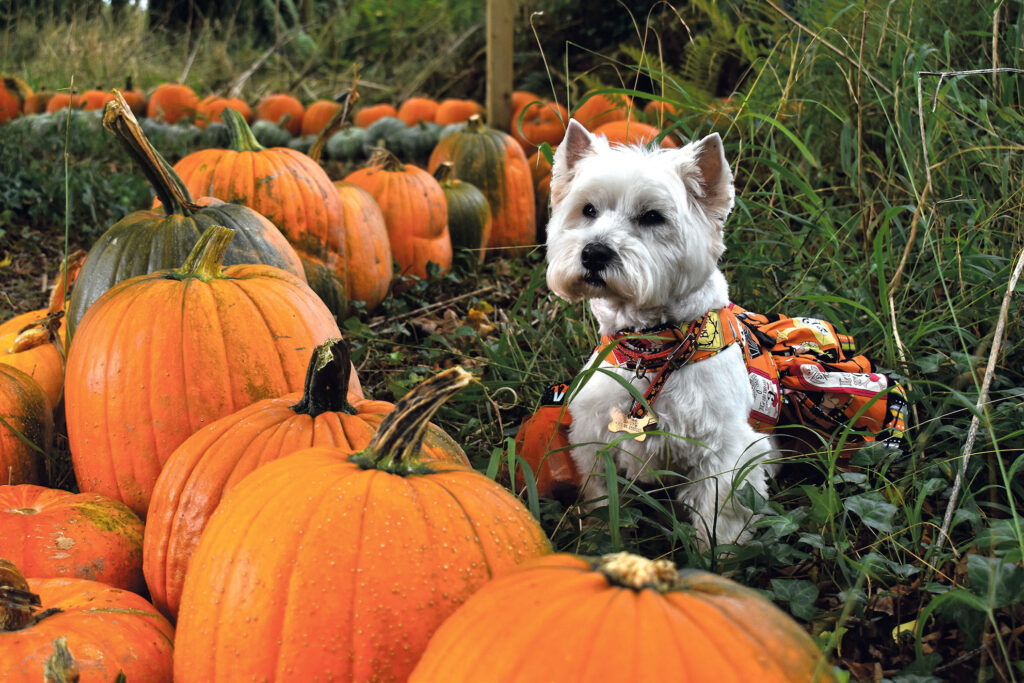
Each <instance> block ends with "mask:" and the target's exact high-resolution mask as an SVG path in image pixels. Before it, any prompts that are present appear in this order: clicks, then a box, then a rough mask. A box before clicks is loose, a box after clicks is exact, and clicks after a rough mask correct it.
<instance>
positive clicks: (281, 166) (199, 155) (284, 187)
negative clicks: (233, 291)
mask: <svg viewBox="0 0 1024 683" xmlns="http://www.w3.org/2000/svg"><path fill="white" fill-rule="evenodd" d="M222 117H223V119H224V123H225V124H227V126H228V130H229V132H230V133H231V146H230V149H204V150H199V151H196V152H192V153H191V154H189V155H187V156H185V157H184V158H183V159H181V160H180V161H179V162H178V163H176V164H175V165H174V171H175V173H177V174H178V176H179V177H180V178H181V181H182V182H183V183H184V184H185V187H187V188H188V191H189V192H191V193H193V194H202V195H210V196H212V197H216V198H218V199H222V200H224V201H226V202H233V203H238V204H243V205H245V206H247V207H249V208H251V209H253V210H254V211H256V212H258V213H260V214H262V215H264V216H266V217H267V218H268V219H270V221H271V222H272V223H273V224H274V225H276V226H277V227H278V228H279V229H280V230H281V232H283V233H284V235H285V237H287V238H288V241H289V242H290V243H291V244H292V245H293V246H294V247H295V250H296V251H297V252H298V254H299V256H300V258H302V259H303V265H304V267H305V268H306V270H307V277H309V270H310V268H311V263H312V264H313V265H314V266H315V269H317V270H320V269H324V268H326V269H327V271H328V274H329V275H330V276H331V277H328V278H326V279H321V278H316V277H315V275H316V273H313V275H314V277H309V279H310V283H311V285H316V286H315V287H314V289H315V290H316V292H317V294H319V295H320V296H321V297H322V298H323V299H324V300H325V301H329V302H333V305H332V306H331V310H332V311H333V312H334V313H335V314H336V315H338V316H343V315H344V314H345V310H346V308H347V306H348V292H347V279H348V276H347V272H346V268H347V257H346V253H345V240H346V225H345V211H344V206H343V205H342V201H341V198H340V197H339V196H338V192H337V190H336V189H335V187H334V184H333V183H332V182H331V179H330V178H329V177H328V176H327V173H326V172H325V171H324V170H323V169H322V168H321V167H320V166H319V165H318V164H317V163H316V162H315V161H313V160H312V159H310V158H309V157H308V156H306V155H305V154H303V153H302V152H299V151H298V150H294V149H290V148H288V147H271V148H269V149H268V148H266V147H263V146H262V145H261V144H260V143H259V142H257V141H256V138H255V137H254V136H253V134H252V130H251V129H250V128H249V126H248V124H246V122H245V120H244V119H243V118H242V116H241V115H239V113H238V112H236V111H234V110H233V109H231V108H228V109H225V110H224V111H223V112H222ZM354 229H356V228H354ZM317 283H319V284H317ZM326 285H332V286H333V291H331V292H325V291H324V290H323V287H324V286H326Z"/></svg>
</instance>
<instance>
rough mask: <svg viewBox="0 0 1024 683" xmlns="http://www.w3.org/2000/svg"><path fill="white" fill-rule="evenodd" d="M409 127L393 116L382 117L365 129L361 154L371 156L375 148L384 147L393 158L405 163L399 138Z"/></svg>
mask: <svg viewBox="0 0 1024 683" xmlns="http://www.w3.org/2000/svg"><path fill="white" fill-rule="evenodd" d="M408 128H409V126H407V125H405V122H404V121H402V120H400V119H397V118H395V117H394V116H382V117H381V118H379V119H377V120H376V121H374V122H373V123H371V124H370V125H369V126H367V127H366V140H365V141H364V142H363V153H364V154H366V156H371V155H372V154H373V150H374V148H375V147H384V148H386V149H387V150H388V151H389V152H391V153H392V154H394V155H395V156H397V157H399V158H400V159H402V161H405V157H404V156H403V155H402V150H401V148H402V142H401V139H402V138H401V136H402V135H404V134H405V131H406V130H407V129H408Z"/></svg>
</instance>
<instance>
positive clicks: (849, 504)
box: [843, 493, 898, 533]
mask: <svg viewBox="0 0 1024 683" xmlns="http://www.w3.org/2000/svg"><path fill="white" fill-rule="evenodd" d="M843 507H844V508H846V510H847V511H849V512H852V513H853V514H855V515H857V516H858V517H860V520H861V521H862V522H863V523H864V525H865V526H869V527H871V528H872V529H876V530H878V531H882V532H884V533H889V532H891V531H892V530H893V525H892V521H893V517H895V516H896V512H897V511H898V509H897V507H896V506H895V505H893V504H892V503H887V502H886V501H885V500H884V499H883V498H882V496H881V494H878V493H862V494H859V495H856V496H850V497H849V498H847V499H846V500H844V501H843Z"/></svg>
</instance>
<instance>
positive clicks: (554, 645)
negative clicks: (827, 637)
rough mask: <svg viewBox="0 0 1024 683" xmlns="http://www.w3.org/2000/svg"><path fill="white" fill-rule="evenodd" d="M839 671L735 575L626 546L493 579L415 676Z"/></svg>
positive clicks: (778, 676) (562, 677)
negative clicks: (683, 565) (684, 567)
mask: <svg viewBox="0 0 1024 683" xmlns="http://www.w3.org/2000/svg"><path fill="white" fill-rule="evenodd" d="M483 680H486V681H492V682H493V683H504V682H505V681H540V680H545V681H591V680H594V681H597V680H600V681H758V683H790V682H792V681H836V680H838V679H837V678H836V677H835V675H834V674H833V672H832V669H831V667H830V666H829V664H828V662H827V661H826V660H825V658H824V657H823V656H822V654H821V651H820V650H819V649H818V646H817V645H815V644H814V641H813V640H812V639H811V637H810V636H809V635H808V634H807V633H806V632H805V631H804V630H803V629H802V628H801V627H800V625H799V624H797V623H796V622H795V621H793V619H791V618H790V617H789V616H787V615H786V614H785V613H784V612H782V610H780V609H779V608H777V607H775V606H774V605H773V604H771V603H770V602H768V601H767V600H765V599H764V598H763V597H761V596H760V595H759V594H757V593H755V592H754V591H752V590H750V589H749V588H746V587H744V586H742V585H740V584H738V583H736V582H734V581H730V580H728V579H725V578H722V577H720V576H718V575H716V574H711V573H709V572H703V571H696V570H690V571H681V572H680V571H677V570H676V568H675V567H674V566H673V565H672V563H671V562H670V561H668V560H658V561H651V560H647V559H645V558H642V557H639V556H637V555H631V554H629V553H616V554H613V555H605V556H603V557H601V558H597V559H586V558H582V557H575V556H573V555H564V554H559V555H549V556H547V557H542V558H540V559H537V560H534V561H532V562H530V563H527V564H524V565H523V566H522V567H520V568H519V569H517V570H515V571H513V572H510V573H509V574H507V575H505V576H503V577H499V578H497V579H495V580H494V581H492V582H490V583H489V584H487V585H486V586H484V587H483V588H481V589H480V590H479V591H477V592H476V593H475V594H474V595H472V596H471V597H470V598H469V600H467V601H466V604H465V605H463V606H462V607H460V608H459V609H458V610H457V611H456V612H455V614H453V615H452V616H451V617H449V618H448V620H447V621H445V623H444V624H442V626H441V628H440V629H438V631H437V633H436V634H435V635H434V637H433V638H432V639H431V640H430V644H429V645H428V646H427V649H426V651H425V652H424V653H423V657H422V658H421V659H420V661H419V664H417V666H416V669H415V671H413V673H412V675H411V676H410V677H409V681H410V682H411V683H414V682H417V681H446V683H457V682H459V681H467V682H469V681H483Z"/></svg>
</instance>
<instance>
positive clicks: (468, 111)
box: [434, 98, 484, 126]
mask: <svg viewBox="0 0 1024 683" xmlns="http://www.w3.org/2000/svg"><path fill="white" fill-rule="evenodd" d="M483 115H484V107H483V105H482V104H480V103H479V102H477V101H476V100H460V99H455V98H450V99H447V100H442V101H441V102H440V103H439V104H438V105H437V112H436V113H435V114H434V123H437V124H440V125H442V126H447V125H448V124H451V123H462V122H463V121H469V117H471V116H480V117H482V116H483Z"/></svg>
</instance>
